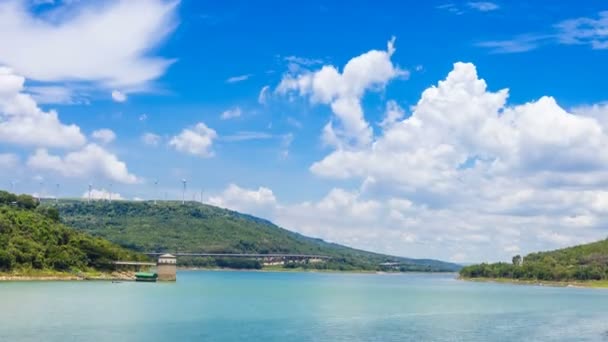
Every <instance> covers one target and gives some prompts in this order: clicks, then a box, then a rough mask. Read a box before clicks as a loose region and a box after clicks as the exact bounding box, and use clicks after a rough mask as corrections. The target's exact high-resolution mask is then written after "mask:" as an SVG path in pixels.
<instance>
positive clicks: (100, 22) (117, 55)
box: [0, 0, 178, 89]
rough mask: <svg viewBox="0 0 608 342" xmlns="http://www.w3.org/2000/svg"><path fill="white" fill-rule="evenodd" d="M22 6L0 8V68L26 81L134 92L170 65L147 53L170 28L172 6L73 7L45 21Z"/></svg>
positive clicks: (158, 0)
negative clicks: (75, 83) (7, 68)
mask: <svg viewBox="0 0 608 342" xmlns="http://www.w3.org/2000/svg"><path fill="white" fill-rule="evenodd" d="M26 3H27V2H26V1H5V2H3V3H2V4H0V41H1V42H2V46H3V48H2V49H1V50H0V63H2V64H5V65H8V66H10V67H12V68H13V69H14V70H16V71H17V72H18V73H19V74H21V75H24V76H25V77H27V78H29V79H34V80H38V81H52V82H55V81H91V82H97V83H100V84H102V85H104V86H106V87H118V86H121V87H122V88H127V87H128V88H134V89H136V88H141V87H142V86H145V84H146V83H148V82H149V81H151V80H154V79H156V78H158V77H159V76H161V75H162V74H163V73H164V72H165V70H166V68H167V67H168V66H169V65H170V64H171V63H172V60H168V59H164V58H160V57H154V56H151V55H150V52H151V51H152V49H153V48H155V47H157V46H158V45H159V44H160V43H161V42H162V41H163V40H164V39H165V38H166V37H167V36H168V35H169V34H170V33H171V32H172V31H173V29H174V28H175V26H176V23H177V20H176V14H177V4H178V2H177V1H163V0H150V1H113V2H109V3H105V4H99V3H94V2H78V3H74V4H70V5H61V6H60V7H58V8H57V9H55V10H54V11H53V13H52V15H46V16H45V15H37V14H34V13H32V12H31V11H30V10H29V9H28V6H27V5H26ZM133 13H137V15H136V16H134V15H133Z"/></svg>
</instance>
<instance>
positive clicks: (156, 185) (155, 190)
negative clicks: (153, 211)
mask: <svg viewBox="0 0 608 342" xmlns="http://www.w3.org/2000/svg"><path fill="white" fill-rule="evenodd" d="M157 196H158V179H155V180H154V204H155V205H156V197H157Z"/></svg>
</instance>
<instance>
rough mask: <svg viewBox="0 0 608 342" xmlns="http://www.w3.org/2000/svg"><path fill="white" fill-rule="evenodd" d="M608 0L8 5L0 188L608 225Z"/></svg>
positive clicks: (487, 230) (327, 229)
mask: <svg viewBox="0 0 608 342" xmlns="http://www.w3.org/2000/svg"><path fill="white" fill-rule="evenodd" d="M607 60H608V6H606V4H605V3H604V2H603V1H585V2H578V3H576V5H570V6H569V5H564V4H558V3H556V2H554V1H535V2H533V4H526V3H524V2H519V3H517V4H516V3H515V2H512V1H508V2H507V1H500V2H467V1H453V2H450V1H422V2H416V3H414V2H392V3H390V4H389V3H387V4H386V5H385V6H379V5H378V3H377V2H373V1H370V2H367V1H353V2H351V3H350V4H349V6H344V3H343V2H342V1H314V0H313V1H306V2H300V3H298V4H295V3H293V2H276V1H267V2H264V1H261V2H256V3H255V4H254V3H250V2H247V1H221V2H218V1H194V0H183V1H169V0H150V1H143V0H142V1H140V0H133V1H103V2H101V1H100V2H95V1H67V0H64V1H61V0H55V1H53V0H46V1H40V0H29V1H28V0H20V1H19V0H4V1H1V2H0V181H1V185H0V188H5V189H8V190H11V189H12V190H13V191H15V192H19V193H31V194H36V195H39V194H41V195H42V196H47V197H52V196H57V195H60V196H62V197H82V196H83V194H86V193H87V188H88V186H89V184H91V185H92V187H93V192H92V193H93V196H94V197H98V198H107V197H109V196H110V195H109V194H110V193H111V194H112V197H113V198H115V199H153V198H159V199H163V198H167V199H181V197H182V190H181V180H182V179H186V180H187V193H186V197H187V199H190V200H192V199H195V200H197V201H200V200H201V193H202V197H203V198H202V200H203V201H204V202H206V203H211V204H214V205H219V206H222V207H227V208H231V209H235V210H239V211H243V212H247V213H251V214H255V215H259V216H262V217H265V218H268V219H270V220H272V221H274V222H276V223H277V224H279V225H282V226H284V227H286V228H289V229H292V230H295V231H298V232H301V233H303V234H306V235H310V236H315V237H321V238H324V239H326V240H329V241H335V242H339V243H343V244H347V245H350V246H354V247H358V248H364V249H368V250H373V251H378V252H385V253H391V254H396V255H402V256H410V257H425V258H440V259H445V260H451V261H456V262H474V261H483V260H487V261H495V260H509V259H510V257H511V256H512V255H514V254H518V253H522V254H523V253H528V252H531V251H536V250H544V249H553V248H558V247H563V246H567V245H572V244H576V243H581V242H587V241H593V240H597V239H603V238H606V236H608V229H607V228H606V227H607V223H608V152H606V151H608V102H606V101H608V93H606V87H605V83H606V75H608V63H607V62H606V61H607Z"/></svg>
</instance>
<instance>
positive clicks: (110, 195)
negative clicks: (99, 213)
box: [108, 183, 112, 203]
mask: <svg viewBox="0 0 608 342" xmlns="http://www.w3.org/2000/svg"><path fill="white" fill-rule="evenodd" d="M108 197H109V198H110V203H112V183H110V191H109V193H108Z"/></svg>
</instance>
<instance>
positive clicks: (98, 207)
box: [46, 200, 460, 272]
mask: <svg viewBox="0 0 608 342" xmlns="http://www.w3.org/2000/svg"><path fill="white" fill-rule="evenodd" d="M46 205H48V206H55V205H56V204H55V203H49V204H46ZM57 208H58V210H59V213H60V216H61V220H62V221H63V222H64V223H65V224H66V225H68V226H71V227H74V228H76V229H79V230H81V231H84V232H87V233H89V234H92V235H95V236H99V237H103V238H105V239H108V240H110V241H112V242H114V243H117V244H119V245H121V246H123V247H125V248H129V249H132V250H135V251H140V252H153V251H154V252H173V253H175V252H180V251H181V252H205V253H259V254H268V253H290V254H310V255H312V254H314V255H324V256H328V257H331V260H330V261H328V262H320V263H308V264H298V265H297V266H298V267H304V268H306V269H321V270H323V269H331V270H342V271H358V270H370V271H421V272H425V271H431V272H436V271H448V272H454V271H457V270H459V269H460V266H459V265H455V264H451V263H446V262H442V261H437V260H427V259H410V258H401V257H394V256H389V255H383V254H378V253H371V252H366V251H362V250H357V249H354V248H349V247H345V246H342V245H338V244H334V243H328V242H325V241H323V240H321V239H315V238H310V237H306V236H303V235H301V234H298V233H295V232H292V231H289V230H286V229H283V228H281V227H278V226H276V225H275V224H273V223H271V222H269V221H267V220H264V219H260V218H257V217H254V216H250V215H245V214H241V213H237V212H234V211H231V210H227V209H222V208H217V207H214V206H210V205H203V204H200V203H195V202H189V203H186V204H182V203H181V202H172V201H159V202H158V203H156V204H155V203H154V202H151V201H150V202H133V201H112V202H108V201H93V202H91V203H87V202H85V201H80V200H60V201H59V203H58V204H57ZM405 253H406V251H404V254H405ZM387 261H390V262H394V263H397V264H398V265H397V266H390V267H386V266H382V265H381V264H383V263H385V262H387ZM179 263H180V265H181V266H189V267H209V268H214V267H222V266H221V265H220V264H222V265H228V267H230V268H233V267H234V268H253V269H257V268H258V267H260V265H259V262H252V261H251V260H249V261H244V260H241V261H238V260H227V259H212V258H183V257H180V258H179ZM285 267H291V265H290V264H287V265H285Z"/></svg>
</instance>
